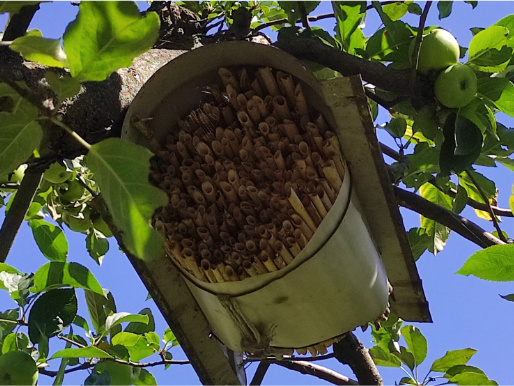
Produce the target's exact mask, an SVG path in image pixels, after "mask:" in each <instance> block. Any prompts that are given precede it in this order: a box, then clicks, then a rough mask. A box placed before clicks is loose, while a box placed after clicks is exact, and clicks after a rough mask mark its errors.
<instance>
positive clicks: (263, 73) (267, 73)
mask: <svg viewBox="0 0 514 386" xmlns="http://www.w3.org/2000/svg"><path fill="white" fill-rule="evenodd" d="M257 74H258V75H259V76H260V77H261V79H262V83H264V86H265V87H266V90H268V93H269V95H271V96H272V97H273V96H276V95H280V91H279V89H278V86H277V82H276V81H275V77H274V76H273V72H272V70H271V67H260V68H259V70H258V72H257Z"/></svg>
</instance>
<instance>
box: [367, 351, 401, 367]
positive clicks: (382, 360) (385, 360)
mask: <svg viewBox="0 0 514 386" xmlns="http://www.w3.org/2000/svg"><path fill="white" fill-rule="evenodd" d="M369 354H370V355H371V358H373V362H375V364H376V365H377V366H384V367H400V366H401V362H400V359H398V357H396V356H395V355H393V354H391V353H388V352H386V351H384V350H383V349H382V348H381V347H379V346H373V347H371V348H370V349H369Z"/></svg>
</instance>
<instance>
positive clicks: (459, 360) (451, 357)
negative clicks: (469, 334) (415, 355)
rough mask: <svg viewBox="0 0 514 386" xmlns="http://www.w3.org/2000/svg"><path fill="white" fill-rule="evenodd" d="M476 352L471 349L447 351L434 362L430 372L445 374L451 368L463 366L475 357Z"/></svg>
mask: <svg viewBox="0 0 514 386" xmlns="http://www.w3.org/2000/svg"><path fill="white" fill-rule="evenodd" d="M476 352H477V350H475V349H473V348H465V349H461V350H451V351H447V352H446V354H445V355H444V356H443V357H441V358H439V359H436V360H435V361H434V363H432V367H430V371H437V372H443V373H444V372H446V371H448V370H449V369H451V368H452V367H453V366H458V365H465V364H466V363H468V361H469V360H470V359H471V357H472V356H473V355H475V354H476Z"/></svg>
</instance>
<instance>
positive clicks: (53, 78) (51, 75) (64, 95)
mask: <svg viewBox="0 0 514 386" xmlns="http://www.w3.org/2000/svg"><path fill="white" fill-rule="evenodd" d="M45 79H46V81H47V82H48V84H49V85H50V87H51V88H52V90H53V91H54V92H55V93H56V94H57V95H58V96H59V99H60V100H61V101H63V100H64V99H68V98H71V97H72V96H75V95H77V94H78V93H79V91H80V82H79V81H78V80H77V79H75V78H72V77H70V76H69V75H62V76H61V75H59V74H56V73H55V72H52V71H47V72H45Z"/></svg>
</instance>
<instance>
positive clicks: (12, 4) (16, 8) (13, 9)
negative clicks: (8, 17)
mask: <svg viewBox="0 0 514 386" xmlns="http://www.w3.org/2000/svg"><path fill="white" fill-rule="evenodd" d="M39 3H41V1H0V14H1V13H5V12H9V13H18V12H20V10H21V9H22V8H23V7H25V6H28V5H35V4H39Z"/></svg>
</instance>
